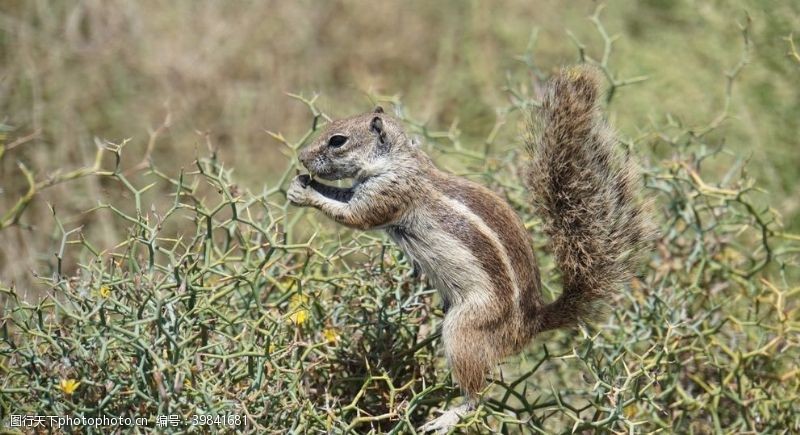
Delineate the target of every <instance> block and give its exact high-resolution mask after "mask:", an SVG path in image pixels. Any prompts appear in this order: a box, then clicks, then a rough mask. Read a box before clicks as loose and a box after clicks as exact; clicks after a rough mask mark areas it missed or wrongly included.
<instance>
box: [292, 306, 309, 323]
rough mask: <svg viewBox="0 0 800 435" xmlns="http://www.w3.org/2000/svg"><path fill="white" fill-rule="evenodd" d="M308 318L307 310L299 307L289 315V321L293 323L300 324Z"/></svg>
mask: <svg viewBox="0 0 800 435" xmlns="http://www.w3.org/2000/svg"><path fill="white" fill-rule="evenodd" d="M306 320H308V310H307V309H305V308H301V309H299V310H297V311H295V312H293V313H292V314H290V315H289V321H290V322H292V323H294V324H295V325H298V326H299V325H302V324H303V323H305V322H306Z"/></svg>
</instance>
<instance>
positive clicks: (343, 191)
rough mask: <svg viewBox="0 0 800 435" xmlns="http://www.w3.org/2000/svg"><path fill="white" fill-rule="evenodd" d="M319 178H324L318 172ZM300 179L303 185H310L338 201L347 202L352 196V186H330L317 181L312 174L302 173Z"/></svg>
mask: <svg viewBox="0 0 800 435" xmlns="http://www.w3.org/2000/svg"><path fill="white" fill-rule="evenodd" d="M316 175H319V177H320V178H325V177H323V176H322V175H320V174H316ZM300 181H301V182H302V183H303V186H305V187H311V188H312V189H314V190H316V191H317V192H319V193H321V194H322V195H323V196H325V197H327V198H330V199H333V200H336V201H339V202H349V201H350V199H351V198H352V197H353V187H352V186H351V187H338V186H331V185H329V184H323V183H320V182H319V181H317V180H315V179H314V178H313V176H312V175H310V174H303V175H301V176H300Z"/></svg>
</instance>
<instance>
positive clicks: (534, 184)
mask: <svg viewBox="0 0 800 435" xmlns="http://www.w3.org/2000/svg"><path fill="white" fill-rule="evenodd" d="M599 93H600V91H599V86H598V79H597V73H596V72H595V71H593V70H591V69H589V68H586V67H577V68H570V69H566V70H564V71H562V72H561V73H559V74H557V75H556V76H555V77H554V78H553V79H551V80H550V82H549V83H548V84H547V86H546V88H545V92H544V95H543V98H542V106H541V109H540V110H539V113H538V116H537V119H538V121H539V122H538V128H535V127H534V128H532V129H531V135H530V137H531V139H530V140H529V142H528V144H527V145H528V150H529V151H530V153H531V157H532V162H531V164H530V165H529V166H528V168H527V171H526V172H525V178H526V179H525V180H524V181H525V183H526V185H527V187H528V189H529V191H530V194H531V201H532V203H533V205H534V206H535V208H536V209H537V210H538V212H539V214H540V215H541V217H542V218H543V225H544V228H545V231H546V232H547V234H548V236H549V237H550V241H551V245H552V250H553V254H554V257H555V260H556V264H557V265H558V267H559V269H560V271H561V273H562V282H563V292H562V294H561V296H560V297H559V298H558V299H557V300H555V301H554V302H552V303H549V304H546V303H544V302H543V301H542V296H541V292H540V286H541V283H540V278H539V269H538V267H537V264H536V259H535V257H534V253H533V250H532V246H531V240H530V236H529V234H528V232H527V231H526V229H525V227H524V226H523V223H522V221H521V220H520V218H519V217H518V216H517V215H516V213H515V212H514V211H513V210H512V209H511V207H509V206H508V204H507V203H506V202H505V201H504V200H503V199H501V198H500V197H499V196H497V195H496V194H495V193H493V192H491V191H490V190H489V189H487V188H485V187H483V186H480V185H478V184H476V183H474V182H472V181H469V180H466V179H464V178H460V177H457V176H455V175H452V174H449V173H445V172H442V171H441V170H439V169H438V168H437V167H436V166H435V165H434V164H433V162H432V161H431V159H430V158H429V157H428V156H427V155H426V154H425V153H424V152H423V151H422V150H421V149H419V148H418V147H417V145H416V144H415V143H414V142H413V141H412V140H411V139H410V138H409V136H408V135H407V134H406V133H405V131H404V129H403V126H402V125H401V123H400V122H399V121H398V120H397V119H395V118H394V117H392V116H389V115H388V114H386V113H384V112H383V110H382V109H381V108H380V107H379V108H377V109H376V110H375V111H374V112H372V113H366V114H362V115H359V116H355V117H352V118H347V119H343V120H338V121H333V122H332V123H331V124H330V125H329V126H328V127H327V129H326V130H325V132H324V133H322V135H321V136H320V137H319V138H318V139H316V141H315V142H314V143H313V144H311V145H310V146H308V147H307V148H306V149H304V150H303V151H302V153H301V155H300V160H301V162H302V163H303V165H304V166H305V167H306V168H307V169H308V171H309V172H310V174H311V176H312V177H313V176H316V177H319V178H322V179H326V180H340V179H344V178H352V179H354V180H355V183H354V185H353V186H352V187H351V188H338V187H333V186H329V185H325V184H322V183H320V182H318V181H316V180H314V179H313V178H312V177H309V176H308V175H300V176H298V177H297V178H295V179H294V180H293V182H292V184H291V185H290V187H289V189H288V192H287V196H288V198H289V200H290V201H291V202H292V203H294V204H295V205H298V206H310V207H314V208H317V209H319V210H321V211H322V212H323V213H325V214H326V215H327V216H328V217H330V218H331V219H333V220H335V221H336V222H339V223H340V224H343V225H346V226H348V227H352V228H358V229H361V230H371V229H383V230H385V231H386V232H387V233H388V234H389V236H390V237H391V238H392V239H393V240H394V241H395V242H396V243H397V244H398V245H399V246H400V248H401V249H402V250H403V251H404V252H405V253H406V254H407V255H408V256H409V257H410V258H411V259H412V260H413V262H414V264H415V265H416V266H418V267H420V268H421V269H422V272H424V273H425V274H426V276H427V277H428V279H429V280H430V281H431V284H432V285H433V286H435V287H436V288H437V289H438V290H439V292H440V294H441V297H442V300H443V302H444V305H445V312H446V314H445V318H444V322H443V325H442V341H443V343H444V351H445V355H446V357H447V360H448V362H449V364H450V367H451V368H452V374H453V377H454V379H455V381H456V382H457V383H458V384H459V386H460V387H461V389H462V390H463V392H464V394H465V396H466V402H465V404H464V405H462V406H460V407H458V408H455V409H451V410H449V411H448V412H445V413H444V414H443V415H442V416H440V417H439V418H437V419H435V420H434V421H432V422H430V423H428V424H426V425H425V426H423V428H422V429H423V430H426V431H427V430H436V431H446V430H447V429H448V428H450V427H452V426H453V425H454V424H455V423H457V422H458V420H459V418H460V417H461V416H463V415H464V414H465V413H467V412H469V411H470V410H471V408H472V407H473V406H474V404H475V402H476V400H477V398H478V393H479V392H481V390H482V389H483V387H484V386H485V380H484V377H485V376H486V375H487V373H488V372H489V371H490V369H492V368H493V367H494V366H495V365H496V364H497V363H498V362H499V361H500V360H501V359H502V358H504V357H506V356H509V355H512V354H515V353H517V352H519V351H521V350H522V349H523V347H524V346H526V344H528V343H529V342H530V341H531V339H532V338H533V337H534V336H535V335H536V334H538V333H540V332H542V331H546V330H550V329H555V328H562V327H569V326H574V325H576V324H578V323H579V322H581V321H585V320H588V319H591V318H593V317H596V314H597V312H598V309H597V307H596V303H595V302H597V301H598V300H599V299H601V298H604V297H605V296H607V295H609V294H610V293H611V292H613V291H615V290H616V289H618V288H619V287H620V286H621V285H622V284H623V283H625V282H626V281H628V280H630V279H631V277H632V274H633V269H634V268H635V265H636V263H635V261H636V257H637V255H635V254H637V253H639V252H641V251H642V249H641V248H642V247H643V245H644V243H645V242H646V241H647V240H648V239H649V237H650V234H651V230H650V225H649V222H648V219H647V217H646V213H644V212H643V208H642V207H641V206H640V205H638V203H637V201H636V199H635V196H636V193H637V182H636V180H637V176H636V173H635V171H634V170H633V169H632V165H631V164H630V162H629V161H628V159H625V158H622V157H621V156H619V154H618V153H616V152H615V150H614V147H615V145H616V142H615V138H614V135H613V134H612V132H611V129H610V128H609V127H608V126H607V125H606V123H605V122H604V121H603V120H602V118H601V116H600V113H599V111H598V108H597V104H596V100H597V97H598V94H599Z"/></svg>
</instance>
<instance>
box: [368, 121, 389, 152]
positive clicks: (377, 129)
mask: <svg viewBox="0 0 800 435" xmlns="http://www.w3.org/2000/svg"><path fill="white" fill-rule="evenodd" d="M369 129H370V130H371V131H372V132H373V133H375V134H376V135H378V143H379V144H381V145H386V132H384V131H383V120H382V119H381V117H380V116H376V117H374V118H372V121H370V123H369Z"/></svg>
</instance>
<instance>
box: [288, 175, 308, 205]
mask: <svg viewBox="0 0 800 435" xmlns="http://www.w3.org/2000/svg"><path fill="white" fill-rule="evenodd" d="M310 180H311V178H310V177H309V176H308V175H306V174H303V175H298V176H296V177H294V180H292V183H291V184H290V185H289V189H288V190H287V191H286V198H287V199H288V200H289V202H291V203H292V204H294V205H297V206H301V207H302V206H305V205H308V204H309V203H310V200H311V194H312V193H313V192H312V188H311V185H310V184H311V181H310Z"/></svg>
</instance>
